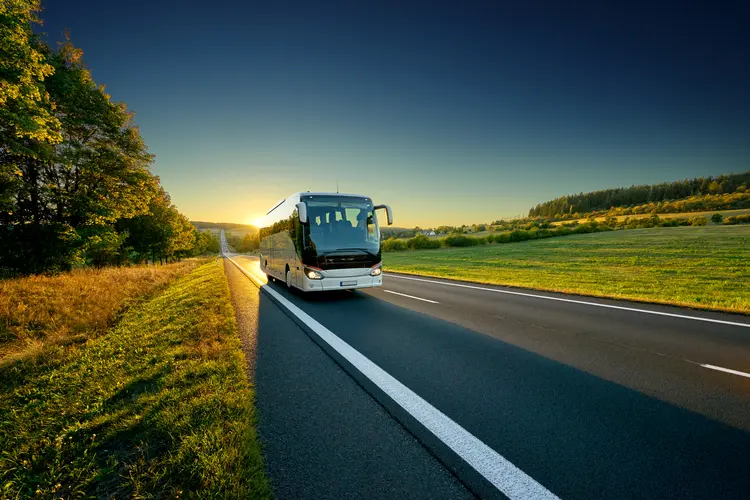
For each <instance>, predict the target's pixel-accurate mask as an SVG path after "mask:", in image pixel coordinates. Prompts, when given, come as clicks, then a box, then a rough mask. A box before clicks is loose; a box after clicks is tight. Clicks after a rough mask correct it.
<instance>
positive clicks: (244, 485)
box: [0, 260, 271, 498]
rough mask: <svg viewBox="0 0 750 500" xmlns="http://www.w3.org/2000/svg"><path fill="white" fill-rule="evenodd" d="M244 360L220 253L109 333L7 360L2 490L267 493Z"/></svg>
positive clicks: (0, 422) (58, 494)
mask: <svg viewBox="0 0 750 500" xmlns="http://www.w3.org/2000/svg"><path fill="white" fill-rule="evenodd" d="M95 323H96V322H95ZM81 333H82V334H83V333H85V331H82V332H81ZM244 367H245V359H244V356H243V353H242V351H241V348H240V341H239V338H238V336H237V333H236V324H235V320H234V312H233V309H232V306H231V303H230V297H229V289H228V286H227V282H226V277H225V276H224V267H223V265H221V263H220V262H219V261H216V260H211V261H209V262H208V263H205V264H203V265H201V266H200V267H198V268H196V269H194V270H193V271H191V272H190V273H189V274H187V275H185V276H183V277H181V278H179V279H177V280H176V281H174V282H173V283H172V284H170V285H169V286H167V287H166V288H162V289H161V291H160V292H157V293H155V294H153V295H152V296H151V297H150V298H148V299H144V300H141V301H140V302H139V303H138V304H136V305H134V306H133V307H131V308H129V309H128V310H127V311H126V312H125V313H124V314H122V316H121V317H120V318H119V321H118V322H117V324H116V325H115V326H113V327H111V328H109V329H108V330H106V331H105V332H103V333H100V334H96V335H93V336H92V337H91V338H88V339H87V338H86V337H85V335H82V337H81V339H80V340H79V343H78V344H73V345H67V346H62V345H60V344H58V343H51V344H48V345H45V346H44V348H43V349H42V351H41V353H40V354H39V355H38V356H34V357H29V358H23V359H20V360H15V361H13V362H6V363H5V364H3V365H2V366H0V498H29V497H32V496H33V497H40V498H84V497H85V498H179V497H182V496H185V497H202V498H267V497H270V495H271V493H270V488H269V485H268V483H267V480H266V478H265V476H264V473H263V464H262V458H261V454H260V448H259V444H258V442H257V439H256V434H255V428H254V419H255V416H254V409H253V408H254V406H253V395H254V393H253V391H252V389H251V387H250V386H249V384H248V382H247V379H246V377H245V373H244Z"/></svg>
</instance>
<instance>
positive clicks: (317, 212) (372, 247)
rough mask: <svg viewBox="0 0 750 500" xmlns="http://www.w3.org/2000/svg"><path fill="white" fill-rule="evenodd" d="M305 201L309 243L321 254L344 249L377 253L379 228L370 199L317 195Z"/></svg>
mask: <svg viewBox="0 0 750 500" xmlns="http://www.w3.org/2000/svg"><path fill="white" fill-rule="evenodd" d="M304 201H305V203H306V204H307V219H308V221H309V227H310V233H309V235H310V244H311V245H310V246H311V247H313V248H314V249H315V251H316V253H317V254H318V255H324V254H327V253H332V252H338V251H342V250H344V251H346V250H349V251H352V250H358V251H362V252H367V253H371V254H376V253H378V249H379V247H380V230H379V228H378V220H377V218H376V217H375V211H374V207H373V204H372V201H371V200H368V199H366V198H354V197H343V196H342V197H336V196H315V197H314V198H309V199H307V200H304Z"/></svg>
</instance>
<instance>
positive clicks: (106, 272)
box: [0, 259, 203, 362]
mask: <svg viewBox="0 0 750 500" xmlns="http://www.w3.org/2000/svg"><path fill="white" fill-rule="evenodd" d="M201 262H203V261H202V260H198V259H189V260H185V261H182V262H176V263H172V264H166V265H163V266H134V267H119V268H105V269H101V270H96V269H79V270H76V271H73V272H70V273H66V274H62V275H57V276H30V277H26V278H18V279H10V280H2V281H0V362H3V361H7V360H8V359H10V358H17V357H18V356H23V355H30V354H33V353H34V352H39V351H41V348H42V347H43V346H44V345H45V344H49V343H59V342H62V341H74V340H75V339H76V336H78V335H82V334H84V332H85V335H86V336H87V337H89V336H92V335H95V334H96V333H97V332H101V331H104V330H105V329H106V328H108V327H109V326H111V325H112V324H113V322H114V320H115V319H116V317H117V315H118V314H119V313H120V312H122V311H123V310H124V309H125V308H126V307H127V306H128V304H130V303H131V302H133V301H134V300H136V299H138V298H139V297H142V296H144V295H147V294H149V293H151V292H153V291H155V290H157V289H159V288H160V287H162V286H164V285H166V284H168V283H170V282H172V281H174V280H175V279H176V278H178V277H180V276H183V275H185V274H187V273H188V272H190V271H191V270H193V269H195V268H196V267H198V265H199V264H200V263H201Z"/></svg>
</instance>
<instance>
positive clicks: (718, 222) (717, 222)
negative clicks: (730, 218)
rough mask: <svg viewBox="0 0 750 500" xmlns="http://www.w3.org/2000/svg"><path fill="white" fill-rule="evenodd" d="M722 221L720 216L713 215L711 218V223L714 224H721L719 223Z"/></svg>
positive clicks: (722, 218)
mask: <svg viewBox="0 0 750 500" xmlns="http://www.w3.org/2000/svg"><path fill="white" fill-rule="evenodd" d="M723 220H724V216H723V215H721V214H713V215H712V216H711V222H713V223H714V224H721V221H723Z"/></svg>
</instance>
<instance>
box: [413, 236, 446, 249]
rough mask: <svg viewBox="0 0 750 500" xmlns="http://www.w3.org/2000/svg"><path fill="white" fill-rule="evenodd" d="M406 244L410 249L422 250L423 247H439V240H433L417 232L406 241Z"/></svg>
mask: <svg viewBox="0 0 750 500" xmlns="http://www.w3.org/2000/svg"><path fill="white" fill-rule="evenodd" d="M406 246H407V247H409V248H411V249H412V250H422V249H425V248H440V240H433V239H430V238H428V237H427V236H425V235H424V234H418V235H416V236H415V237H414V238H411V239H409V240H408V241H407V242H406Z"/></svg>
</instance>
